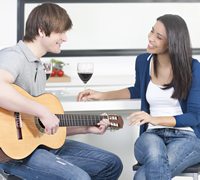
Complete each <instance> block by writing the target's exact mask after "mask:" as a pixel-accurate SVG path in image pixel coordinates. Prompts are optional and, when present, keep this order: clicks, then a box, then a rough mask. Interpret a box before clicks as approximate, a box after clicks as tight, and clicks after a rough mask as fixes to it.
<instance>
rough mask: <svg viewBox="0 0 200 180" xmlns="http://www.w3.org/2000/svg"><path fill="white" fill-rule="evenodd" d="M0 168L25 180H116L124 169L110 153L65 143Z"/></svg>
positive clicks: (85, 145)
mask: <svg viewBox="0 0 200 180" xmlns="http://www.w3.org/2000/svg"><path fill="white" fill-rule="evenodd" d="M0 168H1V169H2V170H3V171H5V172H6V173H8V174H13V175H15V176H17V177H20V178H22V179H26V180H33V179H34V180H89V179H96V180H106V179H107V180H116V179H118V177H119V176H120V174H121V172H122V168H123V167H122V162H121V160H120V159H119V158H118V156H116V155H114V154H112V153H110V152H107V151H105V150H102V149H99V148H96V147H94V146H90V145H88V144H84V143H81V142H77V141H73V140H66V142H65V144H64V145H63V146H62V148H60V149H57V150H51V151H47V150H44V149H36V150H35V151H34V152H33V153H32V154H31V155H30V156H29V157H27V158H25V159H22V160H17V161H11V162H7V163H0Z"/></svg>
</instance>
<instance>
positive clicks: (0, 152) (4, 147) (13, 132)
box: [0, 85, 123, 162]
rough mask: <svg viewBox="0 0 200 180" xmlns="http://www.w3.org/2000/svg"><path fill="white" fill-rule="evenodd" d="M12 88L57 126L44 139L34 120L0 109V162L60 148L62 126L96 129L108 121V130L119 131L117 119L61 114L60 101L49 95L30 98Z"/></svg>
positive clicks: (22, 91) (38, 124)
mask: <svg viewBox="0 0 200 180" xmlns="http://www.w3.org/2000/svg"><path fill="white" fill-rule="evenodd" d="M13 86H14V87H15V89H16V90H17V91H18V92H20V93H21V94H23V95H24V96H26V97H28V98H30V99H32V100H35V101H37V102H39V103H41V104H43V105H45V106H46V107H47V108H48V109H49V110H51V111H52V112H53V113H54V114H55V115H56V116H57V117H58V118H59V119H60V124H59V128H58V130H57V132H56V133H55V134H54V135H47V134H45V132H44V126H43V124H42V123H41V121H40V120H39V118H38V117H34V116H31V115H28V114H23V113H19V112H12V111H8V110H6V109H3V108H0V124H1V125H0V147H1V149H0V162H8V161H11V160H17V159H23V158H25V157H27V156H28V155H30V154H31V153H32V152H33V151H34V150H35V149H36V148H37V147H39V146H44V147H47V148H50V149H58V148H60V147H61V146H62V145H63V144H64V142H65V138H66V131H67V130H66V126H96V125H97V123H98V122H99V121H101V120H102V119H109V121H110V123H111V124H110V128H111V129H115V130H117V129H120V128H122V127H123V120H122V118H121V116H118V115H107V116H101V115H79V114H64V111H63V108H62V105H61V103H60V101H59V100H58V98H57V97H56V96H54V95H53V94H50V93H45V94H42V95H40V96H37V97H33V96H31V95H30V94H29V93H27V92H26V91H25V90H24V89H22V88H21V87H19V86H17V85H13Z"/></svg>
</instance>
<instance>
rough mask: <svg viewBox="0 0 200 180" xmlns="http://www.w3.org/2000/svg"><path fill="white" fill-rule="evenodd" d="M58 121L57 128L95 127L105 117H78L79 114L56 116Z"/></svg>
mask: <svg viewBox="0 0 200 180" xmlns="http://www.w3.org/2000/svg"><path fill="white" fill-rule="evenodd" d="M56 116H57V117H58V119H60V124H59V126H95V125H97V123H99V122H100V121H101V120H102V119H107V118H108V117H107V116H99V115H79V114H56Z"/></svg>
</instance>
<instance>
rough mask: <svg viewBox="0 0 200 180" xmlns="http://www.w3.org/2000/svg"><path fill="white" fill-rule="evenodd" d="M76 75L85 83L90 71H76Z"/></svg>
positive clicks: (90, 74)
mask: <svg viewBox="0 0 200 180" xmlns="http://www.w3.org/2000/svg"><path fill="white" fill-rule="evenodd" d="M78 76H79V77H80V79H81V80H82V81H83V82H84V83H85V84H86V83H87V82H88V81H89V80H90V78H91V77H92V73H78Z"/></svg>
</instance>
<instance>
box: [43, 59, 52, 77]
mask: <svg viewBox="0 0 200 180" xmlns="http://www.w3.org/2000/svg"><path fill="white" fill-rule="evenodd" d="M43 66H44V71H45V73H46V80H48V79H49V77H50V76H51V73H52V68H53V67H52V63H50V62H48V63H43Z"/></svg>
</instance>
